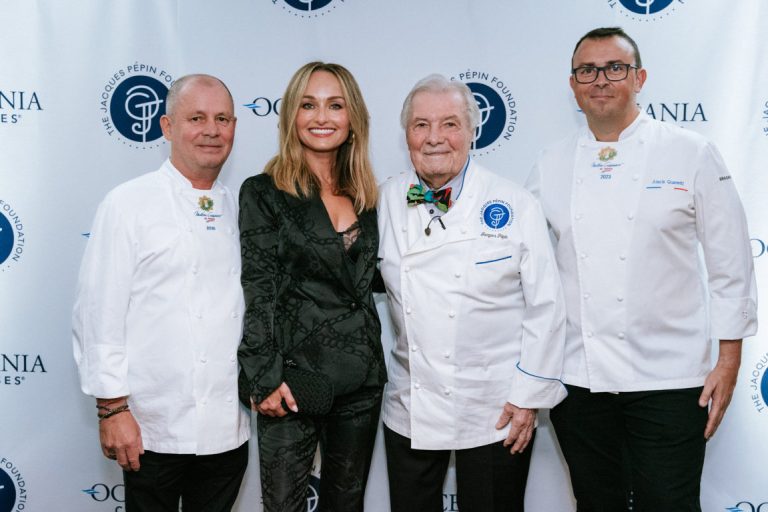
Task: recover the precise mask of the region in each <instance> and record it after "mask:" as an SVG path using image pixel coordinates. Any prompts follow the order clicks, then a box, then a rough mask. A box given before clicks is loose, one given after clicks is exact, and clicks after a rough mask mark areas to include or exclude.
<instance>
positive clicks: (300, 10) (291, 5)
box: [272, 0, 344, 18]
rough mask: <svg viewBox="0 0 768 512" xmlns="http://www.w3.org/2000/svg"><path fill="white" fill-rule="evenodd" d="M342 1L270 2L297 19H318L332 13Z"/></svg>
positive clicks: (280, 0)
mask: <svg viewBox="0 0 768 512" xmlns="http://www.w3.org/2000/svg"><path fill="white" fill-rule="evenodd" d="M343 3H344V0H272V5H276V6H278V7H281V8H282V9H283V11H285V12H287V13H289V14H293V15H294V16H297V17H299V18H319V17H320V16H325V15H326V14H329V13H330V12H332V11H333V10H334V9H336V7H338V6H339V5H340V4H343Z"/></svg>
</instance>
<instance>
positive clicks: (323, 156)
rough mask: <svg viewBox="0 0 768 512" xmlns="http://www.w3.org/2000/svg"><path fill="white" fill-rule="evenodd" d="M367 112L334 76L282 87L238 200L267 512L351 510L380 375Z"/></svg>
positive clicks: (309, 72) (366, 461)
mask: <svg viewBox="0 0 768 512" xmlns="http://www.w3.org/2000/svg"><path fill="white" fill-rule="evenodd" d="M376 197H377V190H376V181H375V178H374V176H373V172H372V170H371V165H370V162H369V157H368V111H367V109H366V106H365V103H364V101H363V98H362V95H361V94H360V90H359V87H358V85H357V83H356V81H355V79H354V77H353V76H352V75H351V74H350V72H349V71H348V70H347V69H345V68H344V67H342V66H340V65H338V64H326V63H321V62H311V63H309V64H306V65H305V66H303V67H302V68H301V69H299V70H298V71H297V72H296V73H295V74H294V76H293V78H291V81H290V83H289V84H288V88H287V89H286V91H285V94H284V95H283V100H282V108H281V112H280V149H279V153H278V154H277V155H276V156H275V157H274V158H273V159H272V160H270V161H269V163H268V164H267V166H266V168H265V170H264V173H263V174H260V175H257V176H253V177H251V178H249V179H247V180H246V181H245V183H243V186H242V188H241V190H240V236H241V242H242V256H243V265H242V284H243V290H244V293H245V301H246V314H245V321H244V332H243V340H242V344H241V346H240V350H239V359H240V364H241V367H242V371H241V375H240V387H241V396H242V397H244V398H245V400H249V401H250V404H251V407H252V408H253V410H255V411H258V413H259V414H258V418H257V429H258V441H259V457H260V463H261V486H262V495H263V499H264V510H265V511H266V512H290V511H296V512H299V511H304V510H306V496H307V486H308V483H309V476H310V469H311V466H312V461H313V456H314V454H315V450H316V447H317V446H318V443H319V446H320V451H321V456H322V478H321V483H320V505H319V510H327V511H334V512H340V511H360V510H363V497H364V493H365V485H366V480H367V478H368V468H369V466H370V460H371V454H372V451H373V443H374V439H375V436H376V429H377V425H378V419H379V409H380V404H381V391H382V387H383V385H384V383H385V381H386V370H385V367H384V358H383V352H382V348H381V340H380V324H379V319H378V316H377V313H376V308H375V306H374V302H373V296H372V292H371V284H372V281H373V276H374V271H375V268H376V255H377V251H378V240H379V238H378V232H377V227H376V225H377V222H376V210H375V205H376Z"/></svg>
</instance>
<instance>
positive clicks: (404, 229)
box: [400, 226, 408, 233]
mask: <svg viewBox="0 0 768 512" xmlns="http://www.w3.org/2000/svg"><path fill="white" fill-rule="evenodd" d="M400 231H402V232H403V233H405V232H406V231H408V228H407V227H405V226H402V227H401V228H400Z"/></svg>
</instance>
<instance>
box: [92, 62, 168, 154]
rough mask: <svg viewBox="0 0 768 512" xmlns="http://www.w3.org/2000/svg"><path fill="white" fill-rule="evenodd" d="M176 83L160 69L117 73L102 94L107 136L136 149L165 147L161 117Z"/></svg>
mask: <svg viewBox="0 0 768 512" xmlns="http://www.w3.org/2000/svg"><path fill="white" fill-rule="evenodd" d="M172 83H173V78H172V77H171V75H169V74H168V73H166V72H165V71H163V70H158V68H157V66H149V65H146V64H138V63H136V64H135V65H133V66H127V67H126V68H124V69H119V70H118V71H116V72H115V73H114V74H113V76H112V77H110V79H109V81H108V83H107V84H106V85H105V86H104V91H103V92H102V94H101V99H102V101H101V111H102V112H103V113H104V114H105V115H104V116H103V117H102V119H101V123H102V125H103V126H104V129H105V130H106V132H107V134H108V135H109V136H110V137H111V136H114V137H115V138H117V139H118V140H120V141H121V142H122V143H123V144H126V145H128V146H130V147H135V148H144V149H146V148H150V147H159V146H161V145H162V144H165V140H164V139H163V138H162V135H163V132H162V129H161V128H160V117H162V116H163V115H164V114H165V98H166V96H167V95H168V87H170V85H171V84H172Z"/></svg>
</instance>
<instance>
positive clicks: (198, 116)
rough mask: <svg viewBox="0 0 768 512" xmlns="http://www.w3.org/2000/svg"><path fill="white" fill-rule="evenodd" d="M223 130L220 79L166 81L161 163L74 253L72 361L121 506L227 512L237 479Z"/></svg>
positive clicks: (237, 315)
mask: <svg viewBox="0 0 768 512" xmlns="http://www.w3.org/2000/svg"><path fill="white" fill-rule="evenodd" d="M235 123H236V119H235V116H234V106H233V103H232V96H231V95H230V93H229V90H228V89H227V87H226V86H225V85H224V84H223V83H222V82H221V81H220V80H218V79H217V78H214V77H212V76H209V75H188V76H186V77H182V78H180V79H179V80H177V81H176V82H175V83H174V84H173V85H172V86H171V88H170V90H169V91H168V96H167V98H166V114H165V115H164V116H163V117H162V118H161V120H160V124H161V127H162V130H163V135H164V136H165V138H166V139H167V140H168V141H170V144H171V154H170V158H169V159H168V160H166V161H165V162H164V163H163V164H162V166H161V167H160V169H158V170H157V171H154V172H151V173H148V174H144V175H142V176H139V177H138V178H135V179H133V180H131V181H128V182H126V183H123V184H122V185H120V186H118V187H117V188H115V189H114V190H112V191H111V192H110V193H109V194H107V196H106V198H105V199H104V201H103V202H102V203H101V205H100V206H99V209H98V211H97V213H96V219H95V220H94V224H93V228H92V229H91V236H90V240H89V241H88V247H87V249H86V252H85V256H84V258H83V264H82V268H81V271H80V279H79V283H78V291H77V300H76V303H75V310H74V315H73V334H74V340H73V341H74V352H75V359H76V362H77V365H78V370H79V372H80V382H81V386H82V389H83V391H84V392H85V393H86V394H88V395H91V396H93V397H95V398H96V406H97V408H98V416H99V437H100V441H101V449H102V451H103V453H104V456H105V457H107V458H109V459H113V460H116V461H117V463H118V464H119V465H120V466H121V467H122V468H123V477H124V481H125V504H126V510H128V511H141V510H146V511H152V512H155V511H160V510H163V511H178V510H179V501H180V500H181V502H182V504H183V508H184V510H185V511H186V510H191V511H203V510H205V511H209V512H213V511H222V512H223V511H228V510H230V509H231V507H232V505H233V504H234V502H235V499H236V497H237V494H238V491H239V489H240V483H241V481H242V478H243V475H244V473H245V468H246V465H247V462H248V443H247V441H248V437H249V436H250V417H249V413H248V412H247V410H246V409H245V408H244V407H242V406H241V405H240V402H239V400H238V398H237V348H238V345H239V343H240V337H241V317H242V313H243V295H242V289H241V287H240V243H239V234H238V230H237V210H236V202H235V197H233V195H232V194H231V193H230V191H229V190H228V189H227V188H226V187H225V186H224V185H223V184H222V183H221V182H219V181H218V180H217V177H218V175H219V172H220V171H221V168H222V166H223V165H224V162H225V161H226V159H227V157H228V156H229V153H230V150H231V149H232V143H233V140H234V135H235Z"/></svg>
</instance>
